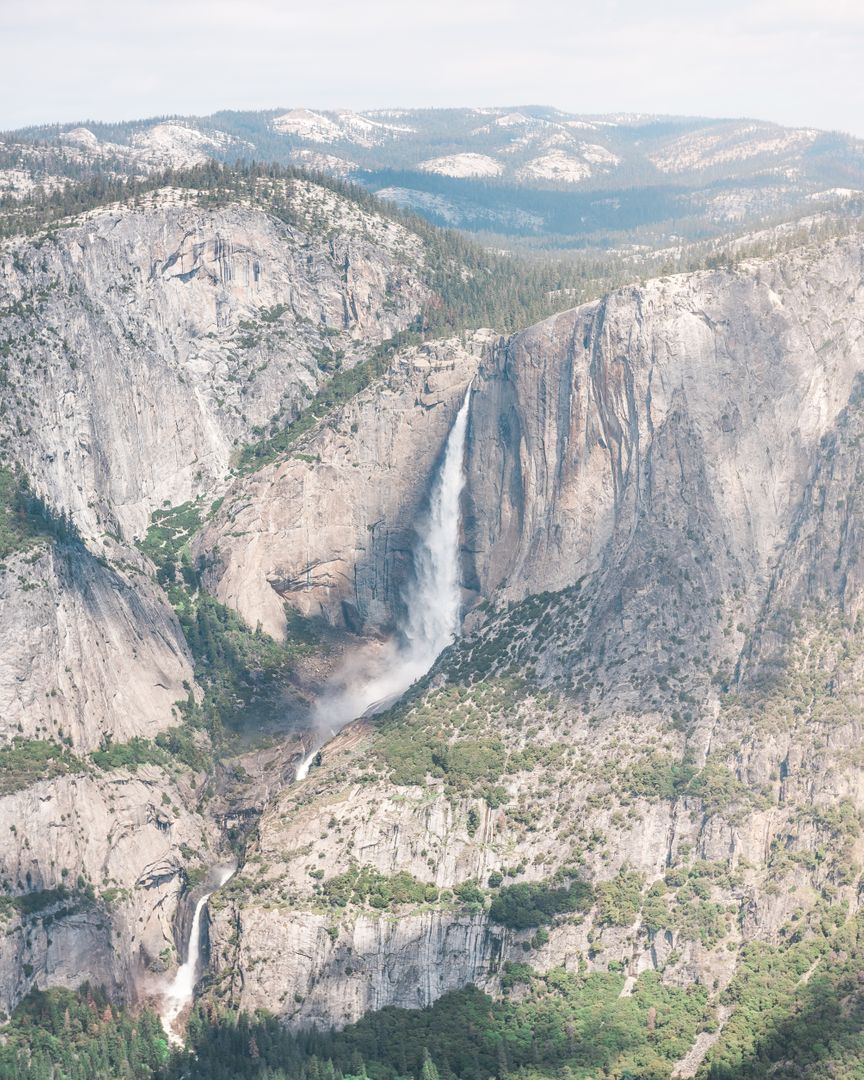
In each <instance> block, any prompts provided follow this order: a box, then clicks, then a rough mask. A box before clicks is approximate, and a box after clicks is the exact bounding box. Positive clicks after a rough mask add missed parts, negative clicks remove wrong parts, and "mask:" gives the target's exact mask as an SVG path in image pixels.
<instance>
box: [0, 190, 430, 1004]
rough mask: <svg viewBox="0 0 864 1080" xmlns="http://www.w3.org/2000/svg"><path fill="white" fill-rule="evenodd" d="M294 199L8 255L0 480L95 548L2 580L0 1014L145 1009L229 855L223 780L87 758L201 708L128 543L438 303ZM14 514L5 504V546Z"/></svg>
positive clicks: (67, 550) (169, 195)
mask: <svg viewBox="0 0 864 1080" xmlns="http://www.w3.org/2000/svg"><path fill="white" fill-rule="evenodd" d="M280 206H281V207H282V211H283V213H284V215H285V216H287V217H290V220H291V223H290V224H288V223H286V222H285V221H283V220H281V219H280V218H278V217H277V216H274V214H273V213H269V212H266V211H265V210H263V209H261V208H260V206H258V205H253V204H252V202H251V201H250V202H249V203H248V204H244V203H243V202H241V201H238V200H235V201H234V202H231V203H227V204H225V205H221V206H216V207H204V206H202V205H200V200H199V199H198V198H197V196H196V194H195V193H190V192H180V191H172V190H163V191H160V192H157V193H155V194H152V195H149V196H147V197H146V198H144V199H143V200H141V201H140V203H139V205H137V206H136V207H134V208H133V207H131V206H128V205H124V206H116V207H109V208H106V209H103V210H99V211H95V212H93V213H90V214H88V215H85V216H84V217H83V218H79V219H77V220H75V221H72V222H70V223H69V225H68V227H66V228H63V229H61V230H57V231H55V232H51V233H48V234H47V235H45V236H43V237H38V238H36V239H35V240H33V239H16V240H12V241H7V242H5V243H4V245H3V246H2V248H0V350H2V351H0V357H2V378H0V395H2V408H0V464H2V466H3V467H4V469H6V470H11V471H14V470H16V469H19V468H20V469H23V471H24V473H25V474H26V475H27V477H28V478H29V480H30V482H31V486H32V487H33V489H35V491H36V492H37V493H38V494H39V495H40V496H41V497H42V498H43V499H44V501H45V502H46V503H47V504H48V506H49V508H50V509H51V510H52V511H53V512H54V513H55V514H58V515H59V514H61V513H62V514H64V515H66V517H67V518H68V519H70V520H71V522H72V526H73V528H72V529H67V530H66V531H67V532H69V533H70V534H74V532H75V531H76V530H77V532H78V534H79V535H80V540H76V539H70V540H68V541H67V540H52V539H49V538H42V539H37V540H35V541H33V542H30V541H28V542H25V543H24V544H22V545H21V549H20V550H18V551H15V550H14V545H13V550H11V551H10V552H9V553H8V554H6V555H5V557H4V558H3V559H2V565H0V599H2V609H0V713H2V719H0V794H2V802H3V821H4V822H8V823H9V824H10V828H9V829H8V831H6V830H5V826H4V834H3V837H2V842H0V881H2V883H3V887H4V890H5V892H6V894H7V897H6V898H4V900H6V901H7V903H8V905H9V906H6V907H3V908H2V917H3V918H4V919H6V920H7V928H6V929H7V933H6V936H5V938H4V945H3V952H2V959H0V1009H3V1010H8V1009H11V1008H12V1007H14V1005H15V1004H16V1002H17V1001H18V1000H19V999H20V997H21V996H23V995H24V994H26V993H27V991H28V990H29V989H30V988H31V987H32V986H34V985H36V986H47V985H54V984H58V983H59V984H64V985H78V984H79V983H80V982H81V981H83V980H85V979H88V978H89V979H90V980H91V981H93V982H97V983H102V982H104V983H106V984H107V985H108V986H109V987H111V988H112V990H113V992H114V993H116V994H117V995H118V996H121V997H125V998H130V997H135V996H138V995H141V994H146V993H149V992H151V991H153V990H155V989H156V987H157V983H158V979H159V977H160V973H165V977H167V976H168V975H170V969H171V968H172V967H173V965H174V964H175V963H176V960H177V954H176V951H175V940H174V936H175V935H174V927H175V912H176V911H177V909H178V904H180V906H181V907H182V902H183V901H184V898H186V897H187V894H188V887H187V881H188V878H189V877H190V876H191V875H193V874H195V873H200V872H202V870H206V869H207V868H208V867H209V866H210V865H211V864H212V863H213V862H214V860H218V859H219V858H224V851H222V847H223V844H224V841H223V838H222V837H221V835H220V830H219V828H217V826H216V823H215V821H214V820H213V818H211V817H210V816H209V815H207V816H202V814H201V813H200V812H199V807H198V798H199V796H200V794H201V787H202V784H203V781H204V780H205V779H206V778H205V777H204V776H203V775H201V774H196V773H194V772H193V771H192V769H191V768H189V767H188V766H186V765H183V764H182V763H181V762H180V761H174V760H170V761H168V762H166V764H165V766H164V768H163V767H157V766H155V765H152V764H150V765H140V766H138V768H137V771H129V770H127V769H124V768H118V767H117V765H112V764H111V762H110V760H109V761H108V763H107V764H106V762H105V761H104V760H102V761H101V763H99V764H97V761H96V759H93V758H91V756H90V755H91V754H92V752H93V751H97V750H100V749H104V748H105V747H111V746H114V747H122V745H123V744H127V743H129V742H130V740H133V739H139V740H143V746H144V747H147V746H150V747H151V748H152V740H153V739H154V738H155V737H156V736H157V735H158V734H159V733H161V732H164V731H165V730H166V729H168V728H173V727H175V726H176V725H179V724H180V723H181V713H180V710H179V709H178V707H177V706H178V703H180V702H183V701H186V700H187V699H188V697H189V695H190V693H191V694H192V695H193V698H197V699H199V700H200V697H201V694H200V690H199V688H198V687H196V685H195V672H194V670H193V663H192V659H191V656H190V653H189V650H188V648H187V645H186V642H185V640H184V637H183V634H182V632H181V629H180V625H179V623H178V620H177V618H176V616H175V614H174V611H173V610H172V608H171V606H170V604H169V602H168V598H167V597H166V595H165V593H164V592H163V590H162V588H161V587H160V586H159V585H158V584H157V582H156V581H155V580H154V579H153V567H152V565H151V564H150V563H149V561H148V560H147V559H145V558H144V557H143V556H142V555H141V554H140V553H139V552H138V551H137V550H136V549H135V547H134V546H132V544H131V541H132V540H134V539H136V538H140V537H142V536H143V534H144V533H145V531H146V529H147V526H148V523H149V521H150V516H151V513H152V511H153V510H154V509H156V508H161V507H163V506H166V505H171V506H174V505H177V504H179V503H182V502H183V501H185V500H188V499H190V498H194V497H198V496H202V495H206V496H207V498H208V503H209V501H211V500H212V499H213V498H214V497H215V496H216V495H217V494H218V493H219V491H220V490H221V489H224V487H225V486H226V483H227V479H228V471H229V464H230V462H231V459H232V457H233V456H234V454H235V453H236V451H237V449H238V447H239V445H240V444H242V443H245V442H247V441H249V440H250V439H251V438H253V437H257V436H260V435H261V434H262V433H263V428H264V426H265V425H266V424H267V423H269V422H271V420H272V421H273V422H274V423H275V424H276V425H277V427H278V426H280V425H281V424H283V423H285V422H286V421H288V420H290V419H292V418H293V416H294V415H295V414H296V412H297V411H298V409H299V408H300V407H301V406H302V404H303V403H304V402H305V401H307V400H308V398H309V397H310V396H311V395H312V394H313V393H314V392H315V390H316V389H317V387H318V386H319V385H320V384H321V383H322V382H323V381H324V380H325V378H326V377H327V375H328V373H331V372H332V371H333V370H335V369H337V368H338V367H339V366H340V365H341V366H342V367H345V368H349V367H351V366H352V365H353V364H355V363H357V362H359V361H361V360H363V359H364V358H365V357H366V356H367V355H368V354H369V352H370V351H371V349H373V348H374V347H375V346H376V345H377V344H378V343H380V342H381V341H383V340H385V339H387V338H390V337H392V336H393V334H394V333H396V332H398V331H400V330H402V329H404V328H405V327H406V326H407V325H408V324H409V323H410V322H411V321H412V320H413V319H414V318H415V317H416V316H417V314H418V312H419V311H420V309H421V307H422V305H423V303H424V302H425V301H426V300H427V299H428V297H429V296H430V293H429V290H428V288H427V287H426V285H424V284H423V283H422V280H421V277H422V270H423V265H424V258H425V256H424V251H423V247H422V244H421V242H420V240H419V239H418V237H417V236H416V235H415V234H413V233H411V232H410V231H408V230H407V229H405V228H403V227H402V226H400V225H398V224H396V223H395V222H392V221H389V220H387V219H386V218H383V217H381V216H378V215H376V214H374V213H373V212H371V211H370V212H366V211H363V210H361V209H359V208H358V206H357V204H356V203H354V202H351V201H350V200H348V199H345V198H343V197H341V196H339V195H337V194H335V193H334V192H332V191H330V190H328V189H325V188H322V187H320V186H318V185H315V184H312V183H307V182H304V181H297V182H291V183H288V184H284V185H283V189H282V190H281V196H280ZM324 224H326V235H324V234H323V230H322V226H323V225H324ZM12 512H13V510H12V509H10V508H9V507H7V506H6V505H0V537H2V542H3V543H5V542H6V534H5V533H4V532H3V529H4V528H5V525H6V520H7V517H6V515H7V514H9V513H12ZM186 735H187V737H189V738H191V739H192V741H193V742H197V743H201V742H202V740H203V744H202V745H204V748H205V749H206V743H207V739H206V736H204V735H203V734H202V733H200V732H197V733H196V732H192V733H191V735H190V734H189V733H188V732H187V733H186ZM133 745H135V744H133ZM149 752H150V751H148V753H149ZM155 756H156V757H157V758H158V756H159V755H158V754H156V755H155ZM285 756H286V755H284V754H281V755H275V757H274V760H276V759H277V758H278V764H277V767H276V768H277V774H278V775H277V776H276V777H275V779H274V781H273V782H274V783H278V782H281V776H282V771H284V770H286V769H288V766H287V765H286V763H285V762H284V761H283V760H282V759H283V758H284V757H285ZM165 757H166V755H165V754H162V759H165ZM120 759H122V754H121V758H120ZM34 760H35V761H42V760H44V761H45V762H46V763H45V766H44V769H45V776H44V778H43V777H42V776H40V773H39V769H38V767H37V766H33V764H32V762H33V761H34ZM118 760H119V759H118ZM289 771H290V770H289ZM223 786H224V785H223ZM261 786H262V788H264V789H266V788H267V787H269V783H268V784H262V785H261ZM223 796H224V792H222V793H221V794H220V799H221V801H220V803H219V806H220V812H222V811H224V810H225V809H226V806H229V805H230V799H229V800H228V802H226V801H225V798H224V797H223ZM220 851H222V853H221V855H220ZM49 927H50V930H49ZM180 944H182V942H181V943H180Z"/></svg>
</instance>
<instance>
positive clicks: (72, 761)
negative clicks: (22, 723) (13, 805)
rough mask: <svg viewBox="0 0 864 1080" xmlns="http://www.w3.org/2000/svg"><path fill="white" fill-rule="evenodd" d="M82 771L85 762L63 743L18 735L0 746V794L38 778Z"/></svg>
mask: <svg viewBox="0 0 864 1080" xmlns="http://www.w3.org/2000/svg"><path fill="white" fill-rule="evenodd" d="M84 771H86V765H85V764H84V763H83V762H82V761H81V760H80V759H79V758H76V757H75V756H74V754H71V753H70V752H69V751H68V750H67V749H66V748H65V747H63V746H59V745H58V744H57V743H53V742H48V741H47V740H46V739H25V738H23V737H22V736H20V735H17V736H16V737H15V738H14V739H13V740H12V742H11V744H9V745H8V746H4V747H2V748H0V795H10V794H11V793H12V792H13V791H21V790H22V789H23V788H26V787H30V785H31V784H35V783H37V781H39V780H53V779H55V778H56V777H58V776H63V775H64V774H65V773H69V772H84Z"/></svg>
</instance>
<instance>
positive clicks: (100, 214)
mask: <svg viewBox="0 0 864 1080" xmlns="http://www.w3.org/2000/svg"><path fill="white" fill-rule="evenodd" d="M287 198H288V205H289V206H290V207H291V211H292V214H293V217H294V220H295V221H297V222H298V224H293V225H289V224H285V223H283V222H282V221H281V220H279V219H278V218H276V217H274V216H272V215H271V214H269V213H267V212H266V211H265V210H263V209H261V208H260V207H257V206H253V205H243V204H242V203H241V202H239V201H236V202H233V203H231V204H229V205H227V206H223V207H216V208H206V207H203V206H198V205H197V199H196V196H195V194H194V193H191V192H177V191H170V190H168V191H161V192H156V193H155V194H153V195H151V196H149V197H148V199H147V200H145V202H144V205H142V206H140V207H139V208H134V207H131V206H128V205H124V206H117V207H113V208H111V207H109V208H106V209H102V210H97V211H93V212H91V213H90V214H89V215H87V216H86V218H85V219H84V220H78V221H75V222H73V223H70V225H69V227H68V228H64V229H58V230H55V231H53V232H49V233H47V234H46V235H45V236H43V237H40V238H38V240H36V241H33V240H24V239H19V240H13V241H7V242H6V243H5V244H4V245H3V247H2V249H0V317H2V340H3V342H4V356H5V357H6V359H5V361H4V364H5V368H6V375H5V380H4V390H3V398H4V401H5V402H6V404H7V410H6V412H5V413H4V414H3V416H2V418H0V446H3V447H5V449H6V450H7V451H12V452H13V455H14V457H15V459H16V460H17V461H18V462H19V463H20V464H22V465H23V466H24V468H25V470H26V472H27V474H28V475H29V476H30V477H31V479H32V481H33V483H34V485H35V487H36V488H37V490H38V491H39V493H40V494H42V495H43V496H45V497H46V498H47V500H48V502H49V504H50V505H51V506H53V507H55V508H56V509H58V510H65V511H66V512H68V513H69V514H71V516H72V518H73V519H74V521H75V523H76V525H77V526H78V527H79V528H80V529H81V530H82V531H83V532H84V533H85V534H86V535H93V534H97V533H101V532H117V533H120V534H121V535H122V536H123V537H124V538H126V539H130V538H133V537H136V536H142V535H143V534H144V532H145V531H146V528H147V524H148V520H149V516H150V513H151V512H152V510H153V509H154V508H157V507H161V506H162V505H164V504H170V505H176V504H178V503H182V502H184V501H186V500H188V499H190V498H192V497H194V496H196V495H199V494H201V493H207V492H212V491H213V490H214V487H216V486H218V485H219V483H221V482H222V481H223V479H224V477H225V475H226V472H227V469H228V465H229V462H230V460H231V457H232V454H233V453H234V452H235V449H236V446H237V445H238V444H240V443H243V442H246V441H248V440H249V439H250V437H251V436H252V434H253V431H255V430H258V431H259V432H260V431H261V430H263V429H264V428H265V426H266V425H268V424H269V423H270V422H271V421H272V420H274V419H275V420H276V421H277V422H284V420H285V419H286V418H287V419H290V418H292V417H293V416H294V415H295V414H296V412H297V410H298V409H299V408H300V406H301V405H302V403H303V402H304V401H305V400H307V399H308V397H309V396H310V394H311V393H312V392H313V391H314V389H315V387H316V386H317V385H318V383H319V382H320V381H321V380H322V379H323V378H324V374H323V369H324V368H326V367H330V368H331V369H332V368H334V367H335V366H338V365H339V364H343V365H350V364H352V363H353V362H355V361H356V360H357V359H358V358H360V357H362V356H364V355H365V354H366V353H367V352H368V350H370V349H371V348H372V347H374V346H375V345H376V344H377V343H379V342H381V341H383V340H385V339H386V338H389V337H391V336H392V335H393V334H394V333H395V332H396V331H398V330H401V329H403V328H404V327H406V326H407V325H408V324H409V323H410V322H411V320H412V319H413V318H415V316H416V314H417V312H418V311H419V309H420V307H421V306H422V303H423V301H424V300H425V299H426V298H427V297H428V295H429V292H428V289H427V288H426V287H425V286H424V285H423V284H422V281H421V274H420V270H421V267H422V263H423V249H422V245H421V243H420V241H419V239H418V238H417V237H416V236H415V235H414V234H413V233H410V232H409V231H408V230H407V229H405V228H403V227H402V226H399V225H397V224H396V223H394V222H390V221H387V220H385V219H382V218H379V217H376V216H375V215H374V214H372V213H364V212H362V211H360V210H359V209H358V208H357V207H356V206H355V205H354V204H351V203H349V202H348V201H347V200H345V199H342V198H340V197H339V196H337V195H335V194H334V193H332V192H330V191H328V190H326V189H323V188H318V187H317V186H316V185H314V184H307V183H304V182H300V181H298V182H297V183H296V184H295V185H294V187H293V188H292V189H291V191H290V192H289V193H288V194H287ZM316 221H317V222H318V225H317V226H316V224H315V223H316ZM323 221H326V222H327V223H328V228H329V229H332V233H330V234H329V235H328V236H322V234H321V231H320V228H321V225H320V223H321V222H323Z"/></svg>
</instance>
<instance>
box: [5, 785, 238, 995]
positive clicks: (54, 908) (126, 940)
mask: <svg viewBox="0 0 864 1080" xmlns="http://www.w3.org/2000/svg"><path fill="white" fill-rule="evenodd" d="M192 802H193V798H192V792H190V791H189V790H188V788H186V787H184V782H183V781H182V780H181V781H180V782H179V783H178V781H177V780H175V779H174V778H173V777H172V776H171V775H170V774H169V773H166V772H164V771H163V770H162V769H159V768H156V767H153V766H140V767H139V769H138V771H137V772H135V773H130V772H128V771H125V770H115V771H113V772H111V773H108V774H100V773H98V772H96V771H94V770H92V769H90V770H88V771H87V772H83V771H82V772H81V773H80V774H79V775H75V773H74V771H73V773H71V774H70V775H68V776H61V777H58V778H55V779H53V780H46V781H44V782H41V783H37V784H34V785H33V786H30V787H28V788H26V789H24V790H21V791H17V792H14V793H11V794H7V795H5V796H3V797H2V799H0V804H2V818H3V821H4V822H8V823H10V825H9V827H8V828H7V829H4V831H3V834H2V837H0V880H2V881H3V882H4V885H5V887H6V888H7V889H8V890H9V891H10V892H11V893H12V894H13V895H18V896H20V897H21V898H22V899H21V900H20V901H19V902H18V907H17V909H16V908H14V907H13V909H12V913H11V916H10V913H9V912H7V913H6V918H7V919H8V920H9V921H8V922H7V924H6V928H5V935H4V937H3V942H2V947H0V1008H2V1009H3V1010H4V1011H7V1012H8V1011H10V1010H11V1009H12V1008H14V1006H15V1004H16V1003H17V1002H18V1001H19V1000H20V998H21V997H22V996H23V995H24V994H26V993H27V991H28V990H29V989H30V988H31V987H33V986H37V987H40V988H44V987H47V986H57V985H61V986H69V987H77V986H79V985H80V984H81V982H82V981H83V980H85V979H90V980H92V981H94V982H99V983H105V984H106V985H107V986H108V987H110V988H112V989H113V991H114V992H115V994H117V996H120V997H123V998H126V999H129V998H132V999H135V998H138V997H140V996H143V995H146V994H147V993H148V992H149V991H152V990H155V989H156V987H157V985H158V974H159V973H160V972H163V971H166V970H167V968H168V967H169V966H170V965H171V964H173V963H174V962H175V960H176V953H175V941H174V928H173V919H174V911H175V908H176V906H177V903H178V900H179V898H180V896H181V894H182V893H183V891H184V888H185V876H184V866H185V865H186V864H188V861H189V857H190V855H191V854H192V853H193V852H194V856H193V857H194V858H195V859H198V860H200V861H201V862H202V863H203V864H204V865H210V864H211V863H212V862H213V860H214V859H215V858H216V857H217V856H216V854H215V846H216V844H217V843H218V835H217V833H216V830H215V829H214V827H213V825H212V823H210V822H208V821H206V820H204V819H202V818H201V817H199V816H197V815H195V814H194V813H190V812H189V811H188V810H187V809H186V807H187V806H188V805H189V804H190V803H192ZM181 848H185V849H187V851H188V853H189V854H187V855H186V856H184V855H182V854H181V850H180V849H181Z"/></svg>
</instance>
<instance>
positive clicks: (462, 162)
mask: <svg viewBox="0 0 864 1080" xmlns="http://www.w3.org/2000/svg"><path fill="white" fill-rule="evenodd" d="M417 168H418V169H420V170H422V171H423V172H431V173H439V174H440V175H441V176H455V177H468V176H500V175H501V172H502V169H501V165H500V164H499V163H498V162H497V161H495V159H494V158H491V157H489V156H488V155H486V154H470V153H469V154H449V155H447V156H446V157H440V158H431V159H430V160H429V161H422V162H421V163H420V164H419V165H418V166H417Z"/></svg>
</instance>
